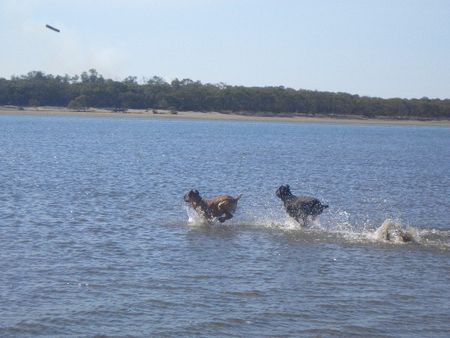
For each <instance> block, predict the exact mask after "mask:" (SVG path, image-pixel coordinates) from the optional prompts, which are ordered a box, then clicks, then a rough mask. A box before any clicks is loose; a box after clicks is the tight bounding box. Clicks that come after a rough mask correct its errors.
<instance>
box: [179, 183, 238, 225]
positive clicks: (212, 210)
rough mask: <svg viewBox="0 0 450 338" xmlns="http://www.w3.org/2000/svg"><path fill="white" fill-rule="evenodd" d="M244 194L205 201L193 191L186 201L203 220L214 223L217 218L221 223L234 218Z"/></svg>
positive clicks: (187, 195) (186, 196) (187, 194)
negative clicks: (238, 203)
mask: <svg viewBox="0 0 450 338" xmlns="http://www.w3.org/2000/svg"><path fill="white" fill-rule="evenodd" d="M241 196H242V194H240V195H238V196H236V197H232V196H228V195H221V196H216V197H213V198H208V199H203V198H202V197H201V196H200V193H199V192H198V190H191V191H189V192H188V193H186V194H185V195H184V201H185V202H186V203H189V205H190V206H191V207H192V208H193V209H194V210H195V211H196V212H197V213H198V214H199V215H200V216H201V217H203V218H205V219H206V220H208V221H212V220H214V219H215V218H217V219H218V220H219V222H220V223H223V222H225V221H226V220H228V219H231V218H233V213H234V212H235V211H236V207H237V202H238V201H239V199H240V198H241Z"/></svg>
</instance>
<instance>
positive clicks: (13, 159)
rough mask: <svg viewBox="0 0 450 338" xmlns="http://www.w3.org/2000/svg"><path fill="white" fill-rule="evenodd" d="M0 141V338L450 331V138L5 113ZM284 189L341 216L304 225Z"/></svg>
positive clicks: (394, 129) (389, 130)
mask: <svg viewBox="0 0 450 338" xmlns="http://www.w3.org/2000/svg"><path fill="white" fill-rule="evenodd" d="M0 145H1V146H0V240H1V246H0V271H1V273H0V336H1V337H9V336H11V337H22V336H23V337H37V336H57V337H61V336H74V337H77V336H96V335H102V336H124V335H129V336H137V337H148V336H167V337H185V336H242V337H249V336H253V337H263V336H294V337H297V336H313V337H316V336H317V337H336V336H345V337H348V336H365V337H367V336H371V337H448V336H450V324H449V323H450V287H449V285H450V217H449V215H450V212H449V211H450V160H449V159H450V128H444V127H442V128H439V127H415V126H381V125H379V126H369V125H332V124H329V125H327V124H293V123H292V124H291V123H262V122H220V121H187V120H186V121H183V120H170V121H169V120H153V119H152V120H145V119H131V118H115V119H111V118H110V119H108V118H103V119H102V118H94V117H92V118H82V117H73V118H71V117H26V116H21V117H19V116H0ZM281 184H290V186H291V189H292V191H293V192H294V193H296V194H309V195H314V196H317V197H318V198H320V199H321V200H323V201H325V202H326V203H327V204H329V205H330V208H329V209H328V210H326V211H325V212H324V213H323V214H322V215H321V217H320V218H319V220H318V221H316V222H315V223H314V224H313V225H312V227H310V228H308V229H300V228H299V227H298V226H296V225H295V223H294V222H293V221H292V220H290V219H289V218H288V217H287V216H286V215H285V213H284V211H283V208H282V205H281V201H280V200H279V199H277V198H276V197H275V195H274V192H275V189H276V188H277V187H278V186H279V185H281ZM193 188H195V189H198V190H199V191H200V193H202V194H203V195H204V196H213V195H217V194H222V193H226V194H231V195H237V194H238V193H243V194H244V195H243V197H242V199H241V200H240V202H239V206H238V210H237V212H236V214H235V218H233V219H232V220H231V221H228V222H227V223H225V224H224V225H220V224H212V225H202V224H201V223H200V222H198V220H197V219H196V217H195V215H194V214H193V212H192V211H191V210H190V209H188V208H187V207H186V206H185V205H184V202H183V200H182V197H183V195H184V193H185V192H186V191H188V190H190V189H193ZM386 218H393V219H395V221H396V222H397V223H398V224H399V225H400V226H401V227H403V228H404V229H405V230H407V231H409V232H410V233H412V234H413V236H414V242H413V243H407V244H399V243H391V242H386V241H383V240H380V239H377V238H376V237H375V236H374V231H375V229H376V228H377V227H378V226H379V225H381V223H382V222H383V221H384V220H385V219H386Z"/></svg>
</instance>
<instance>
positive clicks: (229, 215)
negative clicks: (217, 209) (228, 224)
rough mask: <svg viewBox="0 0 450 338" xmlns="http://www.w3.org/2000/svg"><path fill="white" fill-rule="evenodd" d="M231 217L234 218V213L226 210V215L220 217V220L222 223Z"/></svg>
mask: <svg viewBox="0 0 450 338" xmlns="http://www.w3.org/2000/svg"><path fill="white" fill-rule="evenodd" d="M231 218H233V215H232V214H230V213H229V212H226V213H225V216H222V217H219V222H220V223H223V222H225V221H226V220H227V219H231Z"/></svg>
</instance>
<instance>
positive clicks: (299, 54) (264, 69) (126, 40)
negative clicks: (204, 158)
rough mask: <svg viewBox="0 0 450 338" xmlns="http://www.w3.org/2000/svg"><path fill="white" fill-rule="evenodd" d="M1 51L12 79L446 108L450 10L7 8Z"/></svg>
mask: <svg viewBox="0 0 450 338" xmlns="http://www.w3.org/2000/svg"><path fill="white" fill-rule="evenodd" d="M47 23H48V24H50V25H53V26H55V27H58V28H60V29H61V33H59V34H58V33H55V32H53V31H50V30H48V29H45V24H47ZM0 41H1V53H0V77H6V78H9V77H10V76H11V75H21V74H26V73H27V72H29V71H31V70H42V71H44V72H46V73H51V74H61V75H62V74H66V73H67V74H69V75H74V74H80V73H81V72H82V71H85V70H88V69H90V68H95V69H97V70H98V72H99V73H100V74H102V75H104V76H105V77H108V78H113V79H116V80H121V79H123V78H124V77H126V76H128V75H134V76H137V77H138V79H139V80H142V79H143V78H149V77H151V76H153V75H158V76H161V77H163V78H165V79H166V80H167V81H171V80H173V79H174V78H180V79H182V78H190V79H192V80H200V81H202V82H210V83H218V82H225V83H227V84H231V85H245V86H268V85H276V86H278V85H282V86H286V87H292V88H295V89H300V88H303V89H311V90H321V91H322V90H324V91H333V92H348V93H353V94H360V95H369V96H380V97H406V98H411V97H418V98H420V97H423V96H428V97H430V98H435V97H437V98H450V0H420V1H419V0H376V1H375V0H372V1H366V0H341V1H340V0H328V1H325V0H323V1H320V0H317V1H313V0H311V1H306V0H297V1H295V0H276V1H272V0H267V1H265V0H123V1H119V0H89V1H88V0H26V1H25V0H0Z"/></svg>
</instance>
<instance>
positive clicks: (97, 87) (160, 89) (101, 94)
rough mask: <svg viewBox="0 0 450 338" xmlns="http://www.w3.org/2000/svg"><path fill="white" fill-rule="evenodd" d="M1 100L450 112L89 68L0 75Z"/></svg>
mask: <svg viewBox="0 0 450 338" xmlns="http://www.w3.org/2000/svg"><path fill="white" fill-rule="evenodd" d="M0 105H16V106H64V107H65V106H67V107H69V108H72V109H77V110H83V109H87V108H88V107H96V108H116V109H117V108H119V109H128V108H134V109H149V108H150V109H172V110H180V111H187V110H191V111H219V112H234V113H243V114H256V113H258V114H267V115H269V114H273V115H275V114H283V115H293V114H308V115H333V116H349V115H355V116H356V115H358V116H366V117H390V118H424V119H429V118H447V119H449V118H450V99H445V100H441V99H428V98H426V97H424V98H421V99H401V98H392V99H382V98H375V97H366V96H359V95H351V94H347V93H332V92H320V91H311V90H303V89H300V90H295V89H291V88H285V87H244V86H231V85H226V84H223V83H219V84H210V83H206V84H203V83H201V82H199V81H192V80H190V79H183V80H178V79H175V80H173V81H171V82H170V83H169V82H166V81H165V80H164V79H162V78H160V77H156V76H155V77H153V78H151V79H149V80H147V81H145V82H144V83H139V82H138V81H137V79H136V77H127V78H126V79H124V80H123V81H114V80H111V79H105V78H104V77H103V76H101V75H100V74H98V73H97V71H96V70H94V69H91V70H89V71H88V72H83V73H82V74H81V75H80V76H78V75H76V76H68V75H65V76H54V75H50V74H44V73H43V72H39V71H34V72H30V73H28V74H27V75H22V76H13V77H11V78H10V79H4V78H0Z"/></svg>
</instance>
